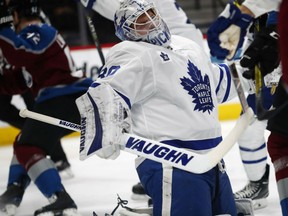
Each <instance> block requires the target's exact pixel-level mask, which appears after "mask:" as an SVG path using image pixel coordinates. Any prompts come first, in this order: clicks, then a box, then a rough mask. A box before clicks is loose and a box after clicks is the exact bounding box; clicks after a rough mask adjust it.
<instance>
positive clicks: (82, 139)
mask: <svg viewBox="0 0 288 216" xmlns="http://www.w3.org/2000/svg"><path fill="white" fill-rule="evenodd" d="M85 134H86V118H81V133H80V152H82V151H83V150H84V148H85Z"/></svg>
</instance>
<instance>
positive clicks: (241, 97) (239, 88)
mask: <svg viewBox="0 0 288 216" xmlns="http://www.w3.org/2000/svg"><path fill="white" fill-rule="evenodd" d="M229 68H230V72H231V75H232V80H233V83H234V86H235V88H236V91H237V95H238V98H239V101H240V104H241V107H242V110H243V113H245V112H246V111H247V110H248V108H249V105H248V103H247V100H246V97H245V94H244V90H243V87H242V85H241V81H240V77H239V75H238V72H237V69H236V65H235V63H232V64H231V65H230V66H229Z"/></svg>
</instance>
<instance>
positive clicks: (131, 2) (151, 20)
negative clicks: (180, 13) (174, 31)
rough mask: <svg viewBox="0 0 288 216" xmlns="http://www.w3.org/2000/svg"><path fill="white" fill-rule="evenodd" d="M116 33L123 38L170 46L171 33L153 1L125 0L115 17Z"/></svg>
mask: <svg viewBox="0 0 288 216" xmlns="http://www.w3.org/2000/svg"><path fill="white" fill-rule="evenodd" d="M114 24H115V30H116V35H117V37H119V38H120V39H121V40H130V41H146V42H148V43H151V44H155V45H159V46H163V47H168V46H169V44H170V42H171V41H170V39H171V34H170V31H169V29H168V26H167V24H166V23H165V22H164V20H163V19H162V17H161V16H160V14H159V13H158V11H157V10H156V8H155V6H154V4H153V3H149V2H147V1H145V0H124V1H122V2H121V4H120V8H119V9H118V10H117V11H116V13H115V17H114Z"/></svg>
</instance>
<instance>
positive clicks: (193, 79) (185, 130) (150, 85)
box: [96, 35, 236, 150]
mask: <svg viewBox="0 0 288 216" xmlns="http://www.w3.org/2000/svg"><path fill="white" fill-rule="evenodd" d="M171 47H172V48H173V49H167V48H163V47H160V46H155V45H152V44H149V43H146V42H130V41H124V42H121V43H119V44H117V45H115V46H114V47H113V48H111V50H110V52H109V53H108V56H107V59H106V64H105V65H104V67H103V69H102V70H101V72H100V75H99V78H98V79H97V81H96V82H99V83H100V82H109V84H110V85H111V86H112V87H113V88H114V90H116V91H117V92H118V93H119V94H120V95H121V96H122V97H123V98H124V99H125V101H126V102H127V104H128V105H129V106H130V107H131V117H132V122H133V123H132V133H135V134H136V135H140V136H142V137H146V138H149V139H153V140H157V141H163V142H165V143H168V144H171V145H174V146H179V147H184V148H189V149H193V150H207V149H210V148H213V147H215V146H216V145H217V144H218V143H219V142H220V141H221V138H222V137H221V127H220V123H219V121H218V107H217V105H218V103H222V102H225V101H227V100H229V99H231V98H232V97H235V95H236V91H235V88H234V86H233V83H232V82H231V77H230V72H229V69H228V67H227V65H224V64H223V65H220V66H218V65H214V64H212V63H211V62H210V59H209V57H208V56H207V55H206V53H205V52H204V50H203V49H202V48H200V46H198V45H197V44H196V43H194V42H193V41H191V40H188V39H186V38H183V37H181V36H174V35H173V36H172V43H171Z"/></svg>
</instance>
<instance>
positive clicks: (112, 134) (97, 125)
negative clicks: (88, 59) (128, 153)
mask: <svg viewBox="0 0 288 216" xmlns="http://www.w3.org/2000/svg"><path fill="white" fill-rule="evenodd" d="M76 104H77V107H78V110H79V112H80V116H81V137H80V159H81V160H84V159H86V158H87V157H89V156H91V155H93V154H94V153H95V154H97V155H98V156H99V157H101V158H109V159H115V158H116V157H118V155H119V153H120V144H121V142H120V140H121V135H122V133H124V132H130V130H131V119H130V108H129V106H128V105H127V103H126V102H125V101H124V99H123V98H122V97H121V96H119V94H118V93H117V92H116V91H114V89H113V88H112V87H111V86H110V85H109V83H93V84H92V85H91V87H90V88H89V90H88V91H87V93H85V94H84V95H82V96H81V97H79V98H78V99H77V100H76Z"/></svg>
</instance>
